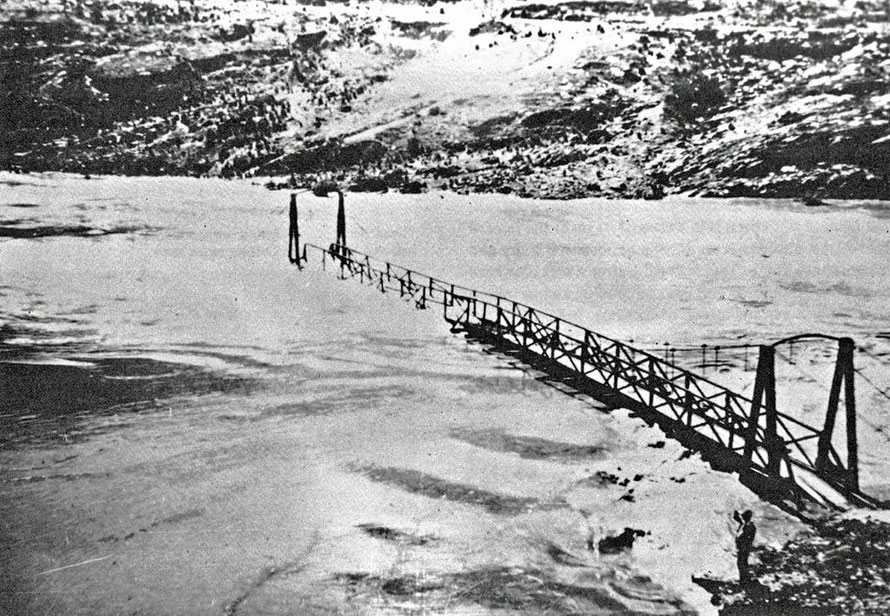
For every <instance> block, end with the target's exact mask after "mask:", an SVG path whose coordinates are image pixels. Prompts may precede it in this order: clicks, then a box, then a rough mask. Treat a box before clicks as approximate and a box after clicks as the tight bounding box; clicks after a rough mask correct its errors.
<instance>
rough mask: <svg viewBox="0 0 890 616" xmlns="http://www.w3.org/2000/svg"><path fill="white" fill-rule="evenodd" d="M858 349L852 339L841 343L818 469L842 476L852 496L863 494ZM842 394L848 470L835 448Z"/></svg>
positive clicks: (821, 442)
mask: <svg viewBox="0 0 890 616" xmlns="http://www.w3.org/2000/svg"><path fill="white" fill-rule="evenodd" d="M855 348H856V345H855V343H854V342H853V339H852V338H841V339H839V340H838V350H837V362H836V363H835V366H834V378H833V379H832V381H831V390H830V392H829V394H828V410H827V412H826V414H825V426H824V427H823V429H822V433H821V434H820V435H819V448H818V453H817V455H816V467H817V468H819V469H820V470H823V471H826V472H829V473H838V474H840V475H841V477H839V478H840V479H841V480H842V483H843V484H844V485H845V486H846V487H847V489H848V490H850V491H852V492H858V491H859V443H858V439H857V434H856V391H855V385H854V376H855V366H854V363H853V356H854V351H855ZM841 393H843V396H844V406H845V407H846V420H847V468H846V469H845V468H844V467H843V466H842V464H841V461H840V460H839V459H838V457H837V453H835V452H834V449H833V448H832V446H831V439H832V436H833V433H834V424H835V419H836V418H837V411H838V404H839V402H840V398H841ZM832 457H833V458H834V459H832Z"/></svg>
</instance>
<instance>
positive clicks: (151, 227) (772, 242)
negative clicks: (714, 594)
mask: <svg viewBox="0 0 890 616" xmlns="http://www.w3.org/2000/svg"><path fill="white" fill-rule="evenodd" d="M287 200H288V196H287V194H286V193H283V192H271V191H267V190H265V189H264V188H263V187H261V186H257V185H252V184H249V183H246V182H223V181H216V180H193V179H169V178H163V179H161V178H158V179H116V178H107V179H105V178H99V179H89V180H88V179H83V178H79V177H73V176H63V175H30V176H28V175H12V174H2V175H0V520H2V521H0V612H2V613H3V614H10V615H18V614H90V615H97V614H146V615H156V614H171V615H178V614H187V615H199V614H208V615H210V614H215V615H227V614H239V615H246V614H396V613H398V614H433V613H436V614H438V613H441V614H504V613H509V614H541V613H550V614H587V613H590V614H611V613H614V614H631V613H633V614H687V613H696V612H698V613H710V612H712V611H713V610H714V608H713V607H711V606H710V605H709V602H708V597H707V595H706V594H705V593H704V592H703V591H702V590H701V589H698V588H697V587H696V586H695V585H693V583H692V582H691V576H692V575H702V574H707V573H711V574H714V575H727V576H729V575H734V572H733V566H734V554H733V551H732V548H733V542H732V533H731V529H732V523H731V519H730V515H731V512H732V511H733V510H734V509H739V508H751V509H753V510H754V511H755V515H756V516H757V520H758V528H759V534H758V540H759V541H765V542H776V543H778V542H780V541H782V540H784V539H785V538H787V537H788V536H789V535H790V534H792V533H794V532H795V531H796V530H798V529H799V528H800V527H799V523H798V522H797V521H795V520H793V519H791V518H789V517H788V516H787V515H785V514H783V513H781V512H779V511H778V510H777V509H775V508H773V507H771V506H769V505H766V504H764V503H762V502H761V501H759V500H758V499H757V498H756V497H755V496H754V495H753V494H752V493H751V492H749V491H748V490H747V489H745V488H744V487H742V486H741V485H739V483H738V482H737V480H736V478H735V477H733V476H731V475H728V474H725V473H719V472H715V471H713V470H711V469H710V467H709V466H708V465H707V464H705V463H704V462H702V460H701V459H700V458H699V457H698V456H697V455H688V454H686V452H684V451H683V450H682V449H681V448H680V447H679V446H678V445H677V444H676V443H674V442H672V441H669V440H666V439H665V438H664V435H663V434H662V433H661V432H659V431H658V430H656V429H653V428H649V427H647V426H646V425H645V424H643V423H642V422H641V421H639V420H637V419H635V418H632V417H629V416H628V413H627V412H626V411H623V410H621V409H618V410H612V411H607V410H606V409H604V408H603V407H602V406H601V405H600V404H598V403H596V402H595V401H593V400H590V399H587V398H583V397H579V396H574V395H571V392H566V391H562V390H560V389H559V388H557V387H554V386H552V385H551V384H548V383H547V382H546V381H545V380H543V379H541V378H540V375H539V374H536V373H534V372H532V371H530V370H528V369H526V368H523V367H522V366H521V365H517V364H516V363H515V362H514V361H513V360H511V359H509V358H506V357H503V356H499V355H497V354H496V353H493V352H488V351H486V349H484V348H482V347H480V346H478V345H476V344H470V343H468V342H467V341H466V340H465V339H464V338H462V337H459V336H455V335H454V334H452V333H450V332H449V330H448V326H447V324H446V323H445V322H444V321H443V320H442V317H441V314H440V312H439V311H437V310H434V309H429V310H415V309H414V308H413V307H412V306H411V305H409V304H407V303H405V302H403V301H400V299H399V298H398V297H397V296H396V295H394V294H380V293H379V292H377V291H375V290H374V289H373V288H371V287H362V286H360V285H359V284H358V283H357V282H356V281H341V280H338V278H337V276H336V274H335V273H334V272H331V271H327V272H324V271H321V268H320V264H319V263H316V262H310V263H309V264H308V266H307V267H306V269H304V270H303V271H298V270H297V269H296V268H295V267H293V266H291V265H290V264H289V263H288V262H287V259H286V232H287ZM298 205H299V209H300V223H301V231H302V233H303V235H304V237H306V238H307V239H308V240H310V241H314V242H315V243H319V244H323V245H327V244H328V243H329V242H330V241H332V240H333V238H334V222H335V211H336V200H335V199H328V200H325V199H320V198H316V197H312V196H309V195H308V194H306V195H301V196H300V197H299V198H298ZM347 218H348V237H349V243H350V245H351V246H352V247H354V248H356V249H358V250H362V251H364V252H368V253H370V254H372V255H375V256H378V257H380V258H384V259H387V260H390V261H393V262H395V263H399V264H402V265H406V266H409V267H413V268H415V269H417V270H419V271H422V272H424V273H427V274H431V275H435V276H437V277H439V278H442V279H444V280H448V281H451V282H455V283H460V284H464V285H467V286H473V287H477V288H480V289H482V290H486V291H491V292H496V293H500V294H502V295H506V296H508V297H511V298H513V299H516V300H520V301H524V302H526V303H529V304H531V305H533V306H536V307H539V308H541V309H544V310H548V311H551V312H554V313H556V314H559V315H560V316H562V317H564V318H566V319H568V320H571V321H575V322H577V323H580V324H582V325H585V326H587V327H589V328H591V329H593V330H595V331H599V332H601V333H603V334H606V335H609V336H613V337H617V338H621V339H624V340H634V344H637V345H639V346H641V347H643V348H647V349H658V350H659V352H662V350H664V352H665V353H667V354H669V355H671V356H672V357H673V358H675V359H676V361H678V362H687V365H689V366H690V367H695V364H696V362H699V363H703V364H704V366H702V367H701V368H698V369H703V370H705V371H707V370H710V373H709V376H711V377H713V378H715V379H717V380H720V381H721V382H723V383H725V384H727V385H728V386H730V387H732V388H734V389H738V390H739V391H745V392H749V393H750V388H751V385H752V382H753V362H754V357H755V355H754V353H756V350H755V351H753V352H752V355H751V357H748V356H746V355H745V354H744V353H743V352H742V351H734V352H724V353H723V355H722V356H721V357H720V358H719V359H716V358H715V359H714V360H713V361H711V359H710V357H711V356H710V355H709V354H708V353H712V352H713V349H714V347H716V346H720V345H723V346H728V345H739V344H745V343H751V344H756V343H758V342H769V341H774V340H777V339H779V338H782V337H784V336H787V335H790V334H795V333H803V332H807V331H822V332H825V333H831V334H834V335H849V336H852V337H853V338H854V339H856V341H857V345H858V346H859V348H860V349H861V353H860V354H858V355H857V367H858V368H859V369H860V371H861V372H860V375H861V376H862V378H863V379H865V378H867V379H868V381H867V382H866V381H865V380H863V381H857V387H858V390H857V391H858V394H859V395H858V399H857V402H858V408H859V410H860V413H861V415H862V418H863V421H862V423H861V425H860V442H861V444H860V446H861V452H860V464H861V475H862V484H863V488H864V489H865V490H866V491H868V492H870V493H873V494H876V495H881V496H884V497H886V496H888V495H890V493H888V483H890V482H888V479H887V478H888V476H890V475H888V468H887V466H888V462H887V461H886V460H885V459H884V457H885V456H884V455H883V453H882V450H883V451H886V445H887V439H888V437H887V436H885V435H886V434H890V432H887V431H886V430H890V428H888V427H887V424H888V421H890V420H888V417H890V407H888V405H887V402H888V399H887V397H886V396H884V397H882V396H881V395H879V392H878V391H877V390H878V389H880V388H881V387H882V386H883V387H884V388H886V387H887V385H888V382H890V378H888V366H887V363H888V362H890V357H888V350H890V344H888V338H890V331H888V328H890V325H888V323H890V274H888V272H890V269H888V268H887V267H886V265H885V260H886V256H887V255H890V208H888V207H887V206H885V205H882V204H878V203H848V204H844V205H837V204H835V205H828V206H825V207H820V208H808V207H805V206H803V205H799V204H795V203H791V202H778V201H776V202H756V201H744V202H742V201H739V202H734V201H702V200H693V199H675V200H670V201H662V202H630V201H596V200H590V201H574V202H542V201H532V200H522V199H518V198H512V197H506V196H457V195H452V194H446V193H442V194H436V193H432V194H426V195H410V196H409V195H372V194H359V195H348V196H347ZM665 343H668V344H667V345H666V344H665ZM701 344H707V345H708V347H707V349H711V351H708V350H707V349H706V350H705V351H700V348H699V347H700V345H701ZM691 349H692V350H691ZM693 350H694V352H693ZM699 353H703V354H704V355H705V357H704V360H706V361H703V360H702V358H701V357H700V356H699ZM796 353H797V354H796V355H795V357H793V358H789V359H790V361H788V362H786V363H781V362H780V364H779V365H778V366H777V369H778V372H779V380H780V388H779V405H780V407H781V408H782V410H784V411H785V412H789V413H792V412H793V413H798V414H799V415H800V416H801V417H802V418H805V419H807V420H808V421H814V422H818V421H820V419H819V418H821V417H822V416H823V415H822V414H824V408H825V403H826V400H827V388H828V385H829V382H830V381H829V379H830V375H831V369H832V364H831V360H832V357H831V352H830V349H827V348H821V347H819V346H818V345H817V346H816V347H813V348H800V349H798V350H797V351H796ZM869 383H872V384H875V385H876V387H875V388H870V386H869ZM625 528H631V529H638V530H640V531H642V532H641V533H639V535H637V539H636V541H635V543H634V545H633V548H632V549H630V550H624V551H619V552H617V553H615V554H597V553H596V552H594V551H591V550H589V549H588V541H589V540H590V539H591V538H593V539H594V540H598V539H599V538H602V537H605V536H607V535H617V534H619V533H621V531H622V530H624V529H625Z"/></svg>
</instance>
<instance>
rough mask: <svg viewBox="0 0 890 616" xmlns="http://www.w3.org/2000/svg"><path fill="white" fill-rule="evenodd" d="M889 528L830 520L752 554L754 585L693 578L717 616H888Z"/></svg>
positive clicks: (865, 520) (874, 523)
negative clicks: (708, 595) (709, 598)
mask: <svg viewBox="0 0 890 616" xmlns="http://www.w3.org/2000/svg"><path fill="white" fill-rule="evenodd" d="M888 559H890V524H888V523H887V522H886V521H881V520H878V519H872V518H863V519H857V518H843V517H836V518H831V519H828V520H826V521H823V522H821V523H818V524H816V525H815V526H813V527H812V528H809V529H807V530H806V531H804V532H803V533H801V534H800V535H798V536H796V537H794V538H792V539H791V540H790V541H788V542H787V543H786V544H785V545H783V546H781V547H778V548H777V547H772V546H766V545H763V546H760V547H759V548H757V549H755V552H754V562H753V564H752V574H753V577H754V579H755V580H756V581H755V582H754V583H753V584H752V585H750V586H748V587H746V588H741V587H739V585H738V583H737V582H735V581H726V580H716V579H708V578H694V579H695V581H696V582H697V583H698V584H699V585H700V586H702V587H703V588H705V590H707V591H708V592H710V593H711V595H712V597H713V602H714V604H715V605H720V606H722V607H721V609H720V616H755V615H763V614H793V615H813V616H835V615H836V616H846V615H849V614H857V615H863V616H871V615H874V616H878V615H880V614H887V613H888V612H890V575H888V572H887V562H888Z"/></svg>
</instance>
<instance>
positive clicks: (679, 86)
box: [664, 69, 726, 124]
mask: <svg viewBox="0 0 890 616" xmlns="http://www.w3.org/2000/svg"><path fill="white" fill-rule="evenodd" d="M725 102H726V94H725V93H724V92H723V88H721V86H720V82H719V81H718V80H717V79H716V78H714V77H711V76H708V75H705V74H704V73H702V72H701V71H700V70H696V69H685V70H678V71H676V72H675V73H674V75H673V79H672V80H671V84H670V87H669V90H668V93H667V95H666V96H665V100H664V109H665V114H666V115H667V116H668V117H669V118H671V119H673V120H676V121H677V122H680V123H681V124H690V123H693V122H695V121H697V120H700V119H702V118H709V117H710V116H712V115H714V114H715V113H716V112H717V110H718V109H719V108H720V107H721V106H722V105H723V104H724V103H725Z"/></svg>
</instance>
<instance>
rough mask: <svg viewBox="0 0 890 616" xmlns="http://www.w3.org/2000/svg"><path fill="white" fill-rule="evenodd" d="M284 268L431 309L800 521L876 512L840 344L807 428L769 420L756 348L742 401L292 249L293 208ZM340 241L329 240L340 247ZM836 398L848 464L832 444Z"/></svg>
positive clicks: (639, 357)
mask: <svg viewBox="0 0 890 616" xmlns="http://www.w3.org/2000/svg"><path fill="white" fill-rule="evenodd" d="M291 215H292V217H291V235H290V248H289V258H290V260H291V262H292V263H294V264H295V265H298V266H299V267H300V268H301V269H302V268H303V266H304V265H305V264H307V263H308V262H310V261H314V262H317V263H319V264H320V265H321V266H322V268H324V269H327V270H331V271H333V272H336V273H337V275H338V276H339V277H340V278H341V279H354V280H356V281H358V282H360V283H362V284H364V285H366V286H369V287H373V288H376V289H378V290H379V291H381V292H384V293H398V294H399V296H400V297H401V298H404V299H405V300H407V301H410V302H411V303H413V304H414V306H415V307H416V308H419V309H427V308H432V307H434V306H435V307H441V310H442V311H443V316H444V318H445V320H446V321H448V323H450V324H451V328H452V331H454V332H465V333H466V334H467V335H469V336H470V337H472V338H474V339H476V340H479V341H480V342H483V343H485V344H490V345H492V346H493V347H495V348H497V349H498V350H500V351H501V352H504V353H506V354H509V355H512V356H514V357H516V358H518V359H519V360H521V361H522V362H524V363H526V364H528V365H530V366H532V367H534V368H535V369H537V370H540V371H542V372H544V373H546V374H548V375H549V376H550V378H552V379H555V380H558V381H560V382H561V383H563V384H565V385H566V386H568V387H570V388H572V389H574V390H576V391H578V392H582V393H585V394H588V395H590V396H592V397H594V398H596V399H598V400H600V401H602V402H604V403H606V404H609V405H610V406H613V407H625V408H628V409H630V410H631V411H632V412H634V413H635V414H637V415H638V416H639V417H641V418H642V419H644V420H645V421H646V422H648V423H649V424H655V425H658V426H659V427H660V428H661V429H662V430H664V432H665V433H666V434H667V435H668V436H670V437H672V438H675V439H676V440H678V441H679V442H681V443H682V444H683V445H685V446H686V447H689V448H690V449H693V450H696V451H698V452H700V453H701V454H702V456H703V458H705V459H706V460H707V461H708V462H709V463H710V464H711V465H712V466H714V467H715V468H717V469H719V470H724V471H729V472H738V473H739V475H740V478H741V480H742V481H743V482H744V483H745V484H746V485H748V486H749V487H750V488H751V489H753V490H754V491H755V492H757V493H758V494H760V495H761V496H763V497H764V498H767V499H768V500H770V501H772V502H774V503H776V504H778V505H780V506H783V507H784V508H786V509H788V510H789V511H793V512H795V513H797V514H802V512H803V511H804V510H805V509H806V506H807V503H816V504H819V505H822V506H825V507H830V508H839V507H843V506H845V505H847V504H850V505H854V506H860V507H869V508H877V507H879V506H880V505H881V504H880V503H879V502H878V501H877V500H875V499H873V498H872V497H870V496H868V495H866V494H865V493H863V492H862V491H860V489H859V478H858V456H857V452H858V444H857V441H856V410H855V392H854V389H853V369H854V366H853V350H854V345H853V341H852V340H851V339H849V338H832V339H833V340H836V341H837V342H838V358H837V364H836V369H835V375H834V379H833V382H832V386H831V391H830V396H829V401H828V408H827V413H826V417H825V422H824V424H823V425H822V426H812V425H809V424H807V423H805V422H803V421H801V420H799V419H797V418H795V417H793V416H791V415H789V414H787V413H783V412H780V411H779V410H778V409H777V408H776V396H775V369H774V356H775V346H777V345H779V344H783V343H788V342H791V341H792V340H797V339H801V338H808V337H822V338H824V337H825V336H819V335H804V336H798V337H795V338H794V339H786V340H783V341H780V342H778V343H776V344H775V345H763V346H761V347H760V356H759V361H758V367H757V376H756V380H755V386H754V393H753V396H752V397H750V398H749V397H746V396H743V395H741V394H739V393H736V392H734V391H731V390H729V389H727V388H725V387H723V386H721V385H719V384H717V383H715V382H713V381H711V380H709V379H707V378H706V377H704V376H701V375H698V374H695V373H693V372H690V371H689V370H686V369H684V368H682V367H679V366H677V365H675V364H673V363H671V362H669V361H667V360H666V359H663V358H660V357H657V356H656V355H653V354H651V353H648V352H646V351H643V350H640V349H637V348H634V347H633V346H631V345H629V344H626V343H624V342H621V341H618V340H614V339H612V338H609V337H607V336H604V335H602V334H599V333H596V332H593V331H591V330H589V329H587V328H585V327H582V326H580V325H576V324H574V323H570V322H568V321H565V320H563V319H561V318H559V317H557V316H555V315H552V314H549V313H546V312H543V311H541V310H538V309H536V308H533V307H531V306H528V305H526V304H522V303H520V302H516V301H514V300H511V299H507V298H505V297H501V296H498V295H493V294H489V293H484V292H481V291H478V290H476V289H470V288H467V287H462V286H460V285H455V284H451V283H448V282H445V281H442V280H438V279H436V278H433V277H431V276H427V275H425V274H421V273H419V272H417V271H414V270H411V269H408V268H405V267H401V266H398V265H394V264H392V263H388V262H385V261H379V260H377V259H375V258H373V257H371V256H369V255H367V254H364V253H361V252H358V251H355V250H352V249H349V248H348V247H346V245H345V243H339V242H338V243H336V244H332V245H331V246H330V247H328V248H322V247H320V246H316V245H314V244H303V245H302V246H301V245H300V243H299V233H298V231H297V230H296V229H295V226H296V211H295V205H294V204H293V202H292V208H291ZM339 236H340V234H339V232H338V237H339ZM841 398H844V401H845V404H844V407H845V411H846V416H845V420H846V421H845V423H846V428H847V439H846V441H847V442H846V445H847V446H846V450H847V451H846V455H844V456H842V455H841V454H840V453H839V452H838V451H837V450H836V449H835V446H834V444H833V441H832V435H833V432H834V426H835V422H836V418H837V413H838V409H839V402H840V400H841Z"/></svg>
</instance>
